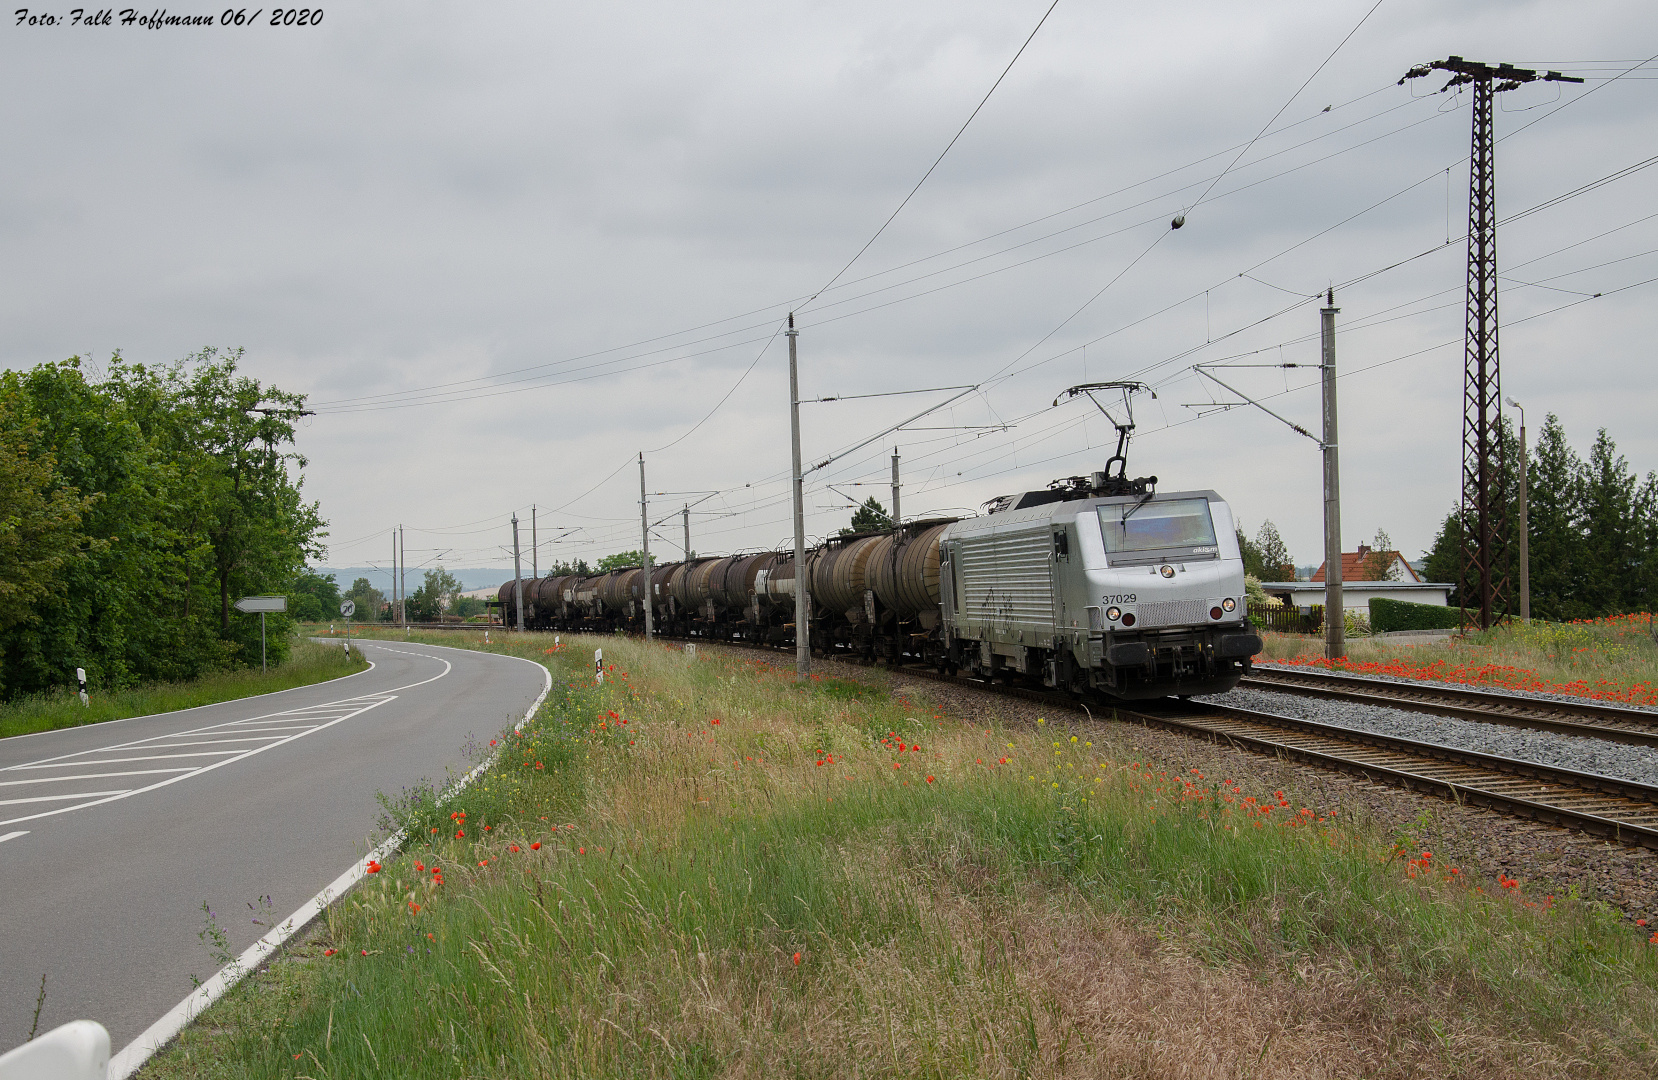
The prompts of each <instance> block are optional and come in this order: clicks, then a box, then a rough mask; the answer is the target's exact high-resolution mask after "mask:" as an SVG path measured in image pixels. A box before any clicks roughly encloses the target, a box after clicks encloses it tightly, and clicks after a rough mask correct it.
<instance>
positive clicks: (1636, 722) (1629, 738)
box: [1238, 667, 1658, 746]
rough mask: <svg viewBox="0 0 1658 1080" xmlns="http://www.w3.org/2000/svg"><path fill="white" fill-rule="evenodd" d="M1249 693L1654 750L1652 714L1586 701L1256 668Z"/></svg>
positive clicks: (1657, 723) (1656, 724)
mask: <svg viewBox="0 0 1658 1080" xmlns="http://www.w3.org/2000/svg"><path fill="white" fill-rule="evenodd" d="M1238 685H1239V686H1241V687H1244V688H1246V689H1251V690H1272V691H1277V692H1281V693H1288V694H1303V695H1306V696H1309V697H1318V698H1327V699H1331V700H1335V701H1346V702H1352V703H1354V704H1360V705H1374V706H1377V707H1380V708H1388V709H1404V710H1408V711H1410V712H1420V713H1430V714H1432V715H1435V716H1449V717H1453V718H1455V719H1458V720H1473V721H1476V722H1479V723H1485V724H1503V725H1505V726H1507V727H1517V728H1530V729H1532V730H1535V731H1549V732H1553V733H1555V734H1557V735H1577V736H1582V737H1584V738H1590V739H1603V740H1606V741H1609V742H1619V743H1627V744H1630V745H1634V746H1658V712H1650V711H1647V710H1642V709H1629V708H1620V707H1618V706H1616V705H1602V704H1599V703H1597V702H1591V701H1565V700H1563V701H1552V700H1545V699H1540V698H1529V697H1518V696H1515V695H1511V694H1498V693H1492V692H1490V691H1487V690H1474V689H1463V688H1461V687H1450V686H1439V685H1432V684H1422V685H1417V684H1411V683H1397V682H1389V681H1386V680H1382V679H1367V678H1363V677H1359V676H1353V675H1327V674H1325V673H1323V672H1313V671H1286V670H1284V669H1282V668H1261V667H1257V668H1256V669H1255V670H1254V671H1253V672H1252V673H1251V674H1249V675H1246V676H1244V678H1243V680H1242V681H1241V682H1240V683H1239V684H1238Z"/></svg>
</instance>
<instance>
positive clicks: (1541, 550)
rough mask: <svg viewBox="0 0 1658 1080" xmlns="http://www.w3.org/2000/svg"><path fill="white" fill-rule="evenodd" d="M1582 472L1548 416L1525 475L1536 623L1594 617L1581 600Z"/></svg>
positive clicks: (1555, 420)
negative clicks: (1587, 616) (1547, 620)
mask: <svg viewBox="0 0 1658 1080" xmlns="http://www.w3.org/2000/svg"><path fill="white" fill-rule="evenodd" d="M1584 471H1585V466H1584V464H1583V459H1582V458H1580V457H1578V456H1577V453H1576V452H1575V451H1574V450H1573V449H1572V447H1571V444H1569V443H1568V442H1567V441H1566V429H1565V428H1564V427H1562V426H1561V423H1560V418H1559V417H1557V416H1555V415H1554V414H1553V413H1549V414H1548V416H1547V417H1546V418H1545V419H1544V421H1543V430H1542V432H1541V433H1540V434H1539V436H1538V439H1537V447H1536V449H1535V450H1534V451H1533V452H1532V455H1531V462H1530V465H1529V470H1528V476H1527V504H1528V505H1527V517H1528V519H1529V520H1528V532H1529V533H1530V534H1531V535H1530V546H1531V552H1530V554H1531V613H1532V615H1533V616H1534V617H1537V618H1544V619H1555V620H1562V619H1575V618H1580V617H1582V616H1585V615H1588V614H1590V607H1589V605H1588V604H1587V603H1585V602H1584V599H1583V583H1584V576H1585V572H1586V567H1585V565H1584V564H1585V560H1586V559H1587V558H1588V552H1587V550H1586V548H1587V537H1586V536H1585V535H1584V516H1585V515H1584V507H1583V487H1584ZM1450 580H1456V579H1454V578H1452V579H1450Z"/></svg>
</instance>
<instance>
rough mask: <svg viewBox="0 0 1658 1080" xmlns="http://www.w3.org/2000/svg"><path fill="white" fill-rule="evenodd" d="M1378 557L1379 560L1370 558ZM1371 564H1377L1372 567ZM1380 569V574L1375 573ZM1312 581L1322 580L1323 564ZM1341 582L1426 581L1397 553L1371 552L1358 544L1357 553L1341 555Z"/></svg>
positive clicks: (1366, 545)
mask: <svg viewBox="0 0 1658 1080" xmlns="http://www.w3.org/2000/svg"><path fill="white" fill-rule="evenodd" d="M1377 555H1379V556H1380V558H1372V556H1377ZM1372 563H1376V564H1378V565H1377V566H1372V565H1371V564H1372ZM1378 569H1380V571H1381V572H1380V573H1377V572H1376V571H1377V570H1378ZM1312 580H1313V581H1323V580H1324V564H1323V563H1319V564H1318V569H1317V570H1315V571H1313V576H1312ZM1341 580H1342V581H1343V582H1344V583H1345V582H1348V581H1426V580H1427V579H1426V578H1424V577H1423V576H1422V575H1421V574H1419V573H1417V572H1416V568H1415V567H1413V566H1411V564H1410V562H1409V560H1407V559H1406V558H1405V557H1404V556H1403V555H1401V554H1399V553H1398V552H1397V551H1383V552H1377V551H1372V550H1371V548H1370V545H1369V544H1360V545H1359V550H1357V551H1344V552H1342V553H1341Z"/></svg>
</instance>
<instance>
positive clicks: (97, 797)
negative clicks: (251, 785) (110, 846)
mask: <svg viewBox="0 0 1658 1080" xmlns="http://www.w3.org/2000/svg"><path fill="white" fill-rule="evenodd" d="M387 651H389V652H403V650H400V649H391V650H387ZM407 655H410V656H419V657H421V658H422V659H425V660H436V661H437V662H438V663H440V664H442V665H443V670H442V671H440V672H438V673H437V674H436V675H433V676H431V677H430V678H426V679H421V680H419V681H417V682H412V683H407V684H405V685H403V686H396V687H393V688H391V689H390V690H385V691H380V692H376V693H372V694H360V695H358V696H357V697H351V698H343V699H340V700H337V701H328V702H323V703H322V704H319V705H307V706H302V707H300V708H295V709H286V710H284V711H282V712H274V713H266V714H265V715H263V716H250V717H244V718H242V719H240V720H227V721H225V722H223V723H219V724H210V725H208V726H206V727H200V728H192V729H189V730H187V731H175V732H170V733H168V734H166V735H155V736H151V737H150V738H147V739H135V740H132V741H130V742H123V743H115V744H113V745H110V746H100V747H95V748H93V749H90V750H80V751H76V752H74V753H70V754H59V755H57V756H56V757H50V758H45V759H42V760H40V761H31V762H23V763H19V764H17V765H11V766H8V767H6V768H4V769H0V776H4V775H5V774H6V773H8V772H15V771H17V770H21V769H52V768H65V767H67V768H78V769H83V770H85V769H98V768H99V767H100V766H107V765H117V764H126V763H129V762H133V761H167V760H172V759H177V758H216V759H217V760H215V761H211V762H207V763H204V764H201V765H199V766H195V767H192V768H188V769H181V770H154V771H157V772H161V771H171V772H174V773H175V775H173V776H169V777H167V778H166V779H165V780H157V781H156V782H155V783H153V784H148V785H145V786H143V787H135V788H127V789H121V790H105V791H82V792H77V793H74V794H70V795H50V796H39V797H35V798H23V799H0V806H8V805H13V804H20V803H42V802H73V803H74V805H72V806H60V807H56V808H54V809H51V810H42V811H40V812H39V813H35V814H26V815H24V816H22V817H15V818H9V819H6V820H0V825H15V824H17V823H18V822H23V821H34V820H36V819H38V818H44V817H54V816H56V815H58V814H67V813H70V812H72V811H75V810H84V809H86V808H88V807H92V806H100V805H102V804H104V803H109V802H114V801H116V800H118V799H126V798H130V797H132V796H134V795H142V794H144V793H145V792H149V791H154V790H156V789H157V788H163V787H167V786H168V785H170V784H176V783H178V782H179V781H181V780H188V779H190V778H191V777H193V776H199V775H201V774H202V773H205V772H211V771H212V770H214V769H217V768H219V767H221V766H224V765H230V764H233V763H235V762H238V761H242V760H245V759H247V758H250V757H252V756H254V755H255V754H262V753H264V752H265V751H266V750H271V749H274V748H276V747H278V746H283V745H285V744H287V743H290V742H293V741H294V740H295V739H302V738H304V737H305V736H307V735H310V734H311V733H313V732H317V731H321V730H323V729H324V728H330V727H333V726H334V725H335V724H338V723H341V722H343V721H345V720H349V719H351V718H352V717H354V716H361V715H362V714H363V713H366V712H368V711H369V710H370V709H376V708H379V707H380V706H381V705H384V704H386V703H387V702H390V701H395V700H396V699H397V695H398V693H399V692H400V691H403V690H411V689H413V688H415V687H417V686H424V685H426V684H427V683H430V682H436V681H437V680H438V679H441V678H443V677H444V676H445V675H448V674H449V672H450V671H452V670H454V665H452V664H451V663H449V661H447V660H445V659H443V658H442V657H438V656H433V655H431V654H430V653H417V652H410V653H407ZM249 725H260V726H259V727H250V726H249ZM262 728H263V729H268V730H262ZM218 736H236V737H230V738H220V737H218ZM180 740H183V741H180ZM225 744H235V745H237V746H238V747H244V746H245V749H242V748H239V749H235V750H188V751H185V752H183V753H176V754H172V753H160V754H140V755H137V756H127V757H105V756H103V755H105V754H111V753H120V752H122V751H145V750H159V751H170V750H181V749H183V748H185V747H190V746H216V745H225ZM117 775H130V774H129V773H117V772H114V771H103V772H88V773H83V774H82V775H81V779H82V780H84V781H94V782H95V781H99V780H104V779H105V778H113V777H114V776H117ZM0 782H3V781H0ZM16 782H18V783H22V782H25V781H16ZM76 800H79V801H76Z"/></svg>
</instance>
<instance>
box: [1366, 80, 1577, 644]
mask: <svg viewBox="0 0 1658 1080" xmlns="http://www.w3.org/2000/svg"><path fill="white" fill-rule="evenodd" d="M1432 71H1447V72H1450V73H1451V79H1450V81H1449V82H1447V83H1446V84H1445V85H1444V86H1443V87H1442V88H1441V89H1440V93H1444V92H1445V91H1446V90H1450V89H1452V88H1453V87H1457V86H1463V85H1467V84H1472V86H1473V88H1474V134H1473V140H1472V144H1471V146H1470V148H1469V153H1468V308H1467V315H1466V319H1465V330H1464V345H1463V376H1462V515H1461V518H1462V520H1461V526H1462V578H1461V581H1460V582H1459V585H1458V588H1457V596H1458V599H1459V600H1460V602H1461V605H1462V622H1463V625H1464V626H1467V625H1470V624H1474V625H1477V626H1478V627H1479V628H1480V629H1482V630H1485V629H1489V628H1490V627H1491V625H1492V624H1493V623H1494V622H1496V621H1497V620H1498V619H1499V618H1500V617H1501V616H1503V615H1506V614H1507V613H1508V562H1509V560H1508V522H1507V514H1508V492H1507V491H1506V490H1505V477H1506V475H1507V474H1506V470H1505V465H1506V462H1505V461H1504V460H1503V439H1502V400H1503V388H1502V373H1501V369H1500V367H1499V365H1498V362H1497V196H1496V172H1497V169H1496V156H1495V150H1496V139H1495V137H1494V134H1493V132H1492V115H1491V114H1492V110H1491V102H1492V99H1493V98H1495V97H1496V95H1498V94H1500V93H1502V92H1503V91H1505V90H1513V89H1515V88H1516V87H1518V86H1521V85H1523V84H1525V83H1528V82H1535V81H1538V80H1542V81H1545V82H1582V81H1583V80H1582V79H1574V78H1570V77H1568V76H1565V75H1562V74H1560V72H1558V71H1550V72H1546V73H1543V74H1539V73H1537V72H1535V71H1531V70H1529V69H1527V68H1517V67H1514V66H1513V65H1512V64H1497V65H1495V66H1493V65H1491V64H1482V63H1478V62H1476V61H1471V60H1464V59H1463V58H1462V57H1460V56H1452V57H1448V58H1447V59H1444V60H1435V61H1434V62H1433V63H1431V64H1421V65H1418V66H1417V67H1413V68H1411V69H1410V70H1409V71H1407V72H1406V73H1405V76H1404V78H1403V79H1400V80H1399V82H1400V84H1401V85H1403V83H1404V82H1405V79H1417V78H1421V77H1422V76H1424V75H1427V74H1428V73H1429V72H1432ZM1470 594H1472V595H1470Z"/></svg>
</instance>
